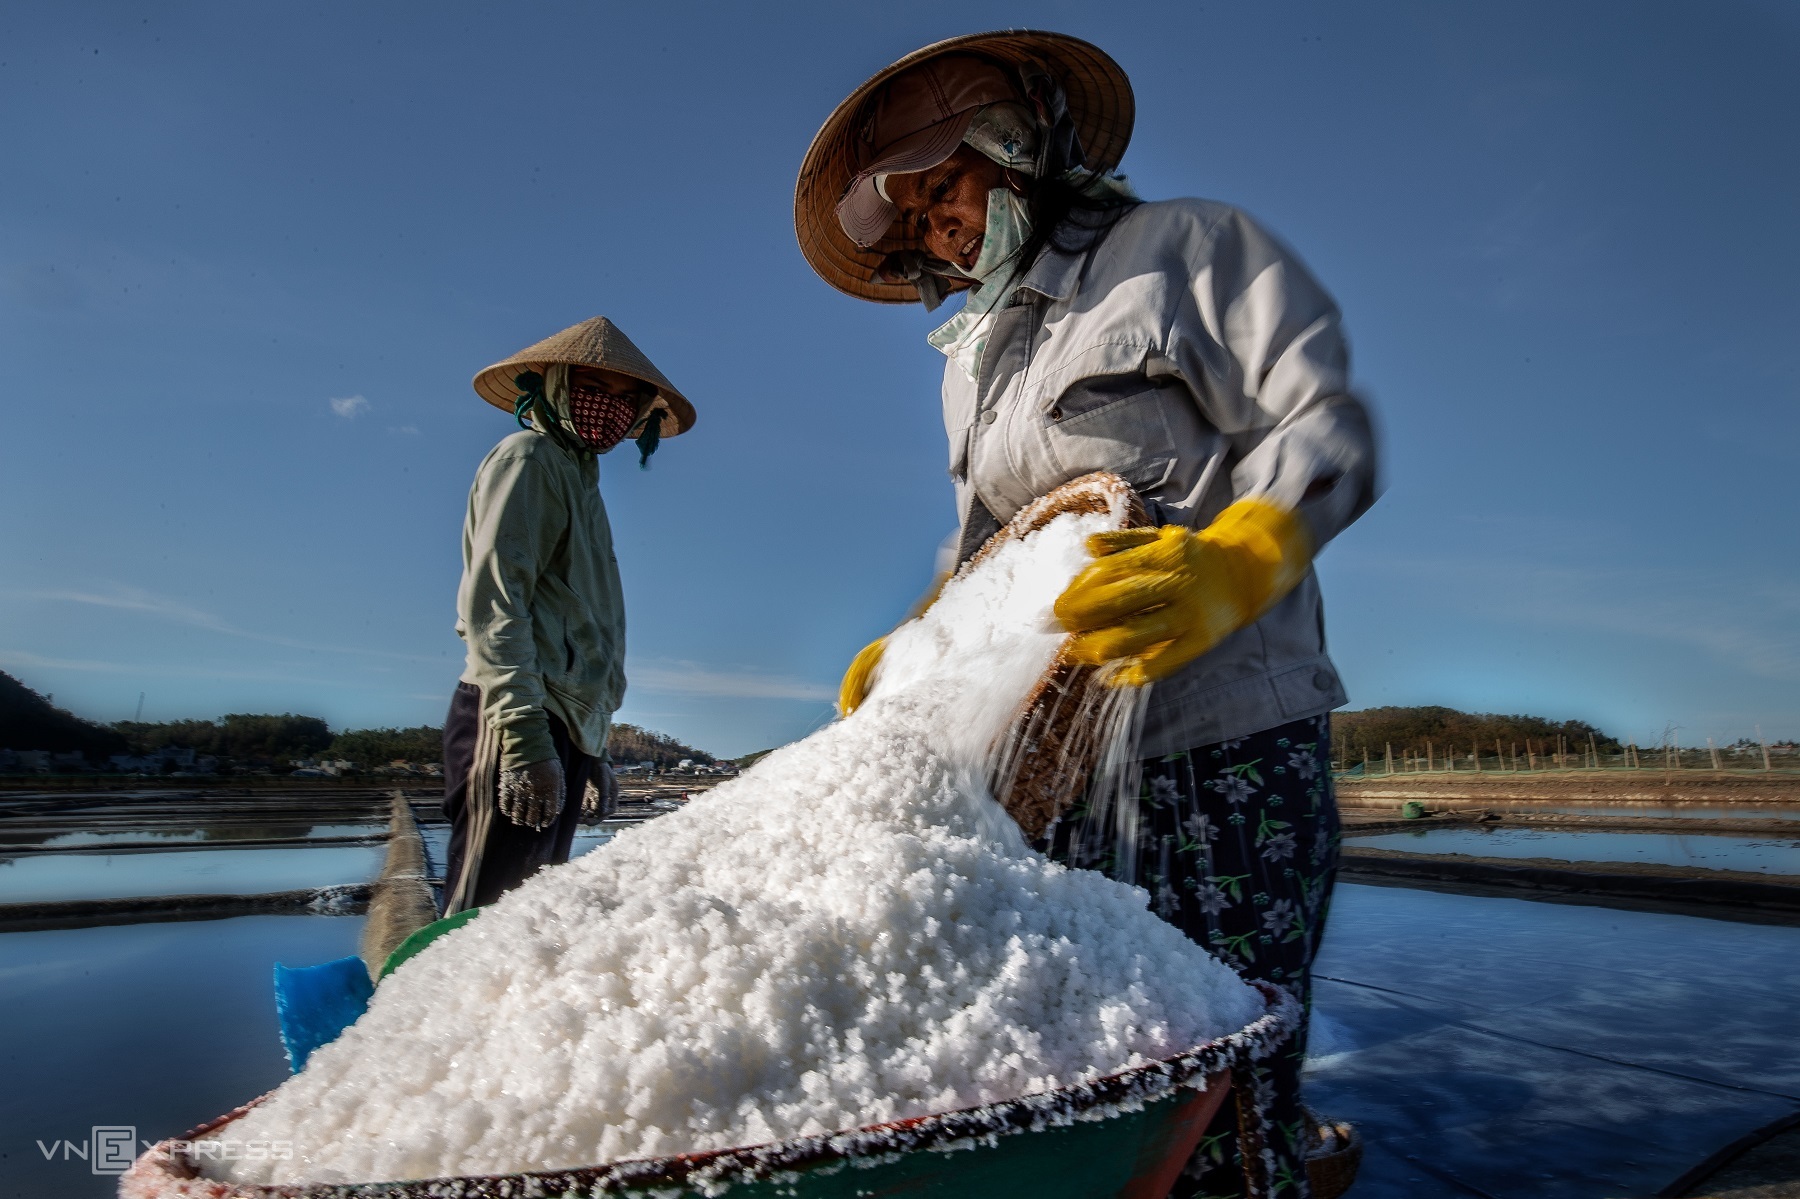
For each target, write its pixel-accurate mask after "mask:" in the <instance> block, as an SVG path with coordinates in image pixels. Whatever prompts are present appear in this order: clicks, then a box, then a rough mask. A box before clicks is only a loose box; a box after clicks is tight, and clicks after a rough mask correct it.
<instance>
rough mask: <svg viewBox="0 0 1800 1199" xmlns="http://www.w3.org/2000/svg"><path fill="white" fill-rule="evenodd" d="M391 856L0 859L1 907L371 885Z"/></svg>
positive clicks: (365, 850)
mask: <svg viewBox="0 0 1800 1199" xmlns="http://www.w3.org/2000/svg"><path fill="white" fill-rule="evenodd" d="M385 854H386V849H385V848H384V847H383V846H380V845H321V846H317V847H315V848H311V849H306V848H300V849H226V848H220V849H192V850H153V851H147V852H143V853H68V854H58V853H35V854H26V855H21V856H19V857H11V858H7V857H0V903H49V902H55V901H61V900H71V899H129V898H135V897H138V896H154V895H265V894H270V893H273V892H278V891H300V890H309V889H312V888H317V887H329V886H333V885H335V884H339V883H364V882H368V881H369V880H371V879H373V878H374V877H375V876H376V875H378V874H380V873H381V863H382V860H383V857H384V856H385Z"/></svg>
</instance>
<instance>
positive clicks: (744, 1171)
mask: <svg viewBox="0 0 1800 1199" xmlns="http://www.w3.org/2000/svg"><path fill="white" fill-rule="evenodd" d="M1244 982H1245V983H1247V984H1248V985H1249V986H1250V987H1252V988H1254V989H1255V990H1256V991H1257V992H1258V994H1259V995H1261V997H1262V999H1263V1002H1264V1010H1263V1013H1262V1015H1260V1016H1258V1017H1257V1018H1256V1019H1255V1020H1252V1021H1251V1022H1250V1023H1249V1024H1247V1025H1245V1026H1244V1027H1243V1028H1241V1029H1239V1030H1238V1031H1237V1032H1235V1033H1228V1034H1227V1035H1225V1036H1223V1037H1217V1038H1215V1039H1213V1040H1211V1041H1207V1042H1204V1043H1202V1044H1200V1045H1196V1046H1194V1047H1193V1048H1191V1049H1188V1050H1184V1051H1183V1052H1181V1053H1178V1054H1175V1055H1173V1056H1171V1057H1167V1058H1162V1059H1160V1060H1157V1061H1154V1062H1149V1063H1146V1064H1144V1065H1142V1066H1134V1067H1132V1068H1131V1069H1129V1070H1122V1071H1119V1072H1118V1073H1116V1074H1109V1075H1106V1076H1104V1077H1101V1078H1096V1079H1092V1080H1090V1081H1088V1082H1083V1083H1076V1084H1074V1085H1071V1086H1067V1087H1059V1088H1058V1089H1056V1090H1054V1091H1045V1092H1042V1093H1039V1094H1035V1095H1025V1096H1021V1097H1019V1098H1017V1099H1005V1100H1000V1101H998V1102H996V1103H989V1104H982V1105H980V1106H978V1107H969V1108H958V1109H955V1110H952V1111H948V1112H933V1113H931V1114H929V1115H924V1116H913V1117H909V1118H907V1119H904V1120H894V1121H889V1122H886V1123H882V1124H871V1125H868V1126H866V1127H862V1128H856V1129H848V1130H844V1131H841V1132H833V1133H824V1134H821V1135H817V1136H808V1137H793V1138H790V1139H788V1140H784V1141H774V1142H769V1143H766V1144H761V1145H744V1146H737V1147H733V1148H728V1149H712V1150H707V1151H705V1152H701V1153H686V1154H676V1155H673V1156H669V1157H655V1158H633V1159H626V1160H623V1161H617V1162H608V1163H605V1164H602V1165H596V1166H578V1167H574V1168H570V1169H561V1170H534V1171H528V1172H522V1173H517V1174H477V1175H465V1176H450V1177H440V1178H420V1179H405V1180H394V1181H388V1182H366V1183H353V1184H343V1183H317V1184H293V1183H286V1184H273V1185H270V1184H262V1183H229V1182H219V1181H213V1180H208V1181H207V1185H208V1190H207V1192H206V1193H207V1195H208V1197H209V1199H326V1197H327V1196H330V1197H332V1199H351V1197H355V1199H447V1197H451V1196H468V1197H470V1199H474V1197H476V1196H493V1195H499V1194H501V1193H502V1190H501V1188H503V1187H504V1188H508V1189H506V1190H505V1192H504V1193H506V1194H546V1195H555V1194H565V1193H566V1194H595V1193H606V1192H614V1191H622V1190H626V1189H628V1188H649V1187H667V1186H680V1185H682V1184H685V1183H689V1182H695V1183H705V1184H707V1185H709V1186H712V1185H731V1184H734V1183H745V1182H751V1181H755V1180H758V1179H764V1178H768V1177H769V1176H771V1175H773V1174H778V1173H781V1172H784V1171H793V1170H799V1169H806V1168H810V1167H814V1166H819V1165H822V1164H826V1163H831V1162H838V1161H849V1160H852V1159H855V1158H860V1157H870V1156H875V1155H881V1154H892V1153H911V1152H919V1151H923V1150H932V1149H941V1148H945V1147H948V1146H949V1145H951V1144H953V1143H955V1142H960V1141H967V1140H969V1139H970V1138H976V1137H995V1136H1006V1135H1011V1134H1015V1133H1021V1132H1036V1131H1039V1130H1041V1129H1044V1128H1049V1127H1055V1126H1059V1125H1065V1124H1069V1123H1072V1122H1074V1121H1075V1120H1077V1119H1083V1118H1090V1119H1091V1118H1094V1115H1093V1114H1094V1113H1095V1112H1097V1111H1101V1110H1103V1109H1105V1108H1109V1107H1111V1108H1121V1109H1132V1108H1137V1107H1141V1106H1142V1105H1144V1104H1147V1103H1151V1102H1154V1101H1156V1100H1158V1099H1163V1098H1166V1097H1167V1096H1168V1095H1170V1094H1172V1093H1173V1092H1174V1091H1176V1090H1177V1089H1179V1088H1182V1087H1187V1088H1190V1089H1198V1090H1205V1089H1210V1088H1212V1087H1214V1086H1218V1085H1226V1086H1229V1085H1230V1073H1231V1071H1232V1069H1233V1068H1234V1067H1237V1066H1240V1065H1243V1064H1246V1063H1248V1062H1252V1061H1260V1060H1262V1059H1263V1058H1266V1057H1268V1056H1269V1055H1270V1054H1271V1053H1273V1052H1274V1051H1275V1050H1276V1049H1277V1048H1279V1047H1280V1046H1281V1045H1282V1044H1283V1043H1285V1042H1286V1041H1287V1039H1288V1038H1289V1036H1290V1035H1291V1034H1292V1033H1293V1031H1294V1029H1295V1028H1296V1027H1297V1026H1298V1024H1299V1020H1300V1015H1301V1012H1300V1003H1299V1000H1297V999H1296V998H1295V997H1294V995H1293V993H1292V992H1290V991H1289V990H1287V989H1286V988H1285V987H1281V986H1278V985H1276V984H1274V983H1269V982H1265V981H1263V980H1261V979H1244ZM273 1094H274V1092H273V1091H271V1092H269V1093H268V1094H266V1095H262V1096H259V1097H258V1098H256V1099H253V1100H251V1101H250V1102H249V1103H246V1104H244V1105H243V1106H242V1107H239V1108H236V1109H234V1110H232V1111H230V1112H227V1113H226V1114H225V1115H223V1116H220V1117H218V1118H217V1119H214V1120H211V1121H209V1122H207V1123H206V1124H203V1125H201V1126H200V1127H198V1128H196V1129H194V1130H193V1131H192V1132H190V1133H188V1134H187V1135H186V1136H184V1137H173V1138H170V1139H168V1140H165V1141H160V1142H158V1143H157V1144H156V1145H154V1146H152V1147H151V1148H150V1149H148V1150H146V1151H145V1153H144V1155H143V1156H142V1157H141V1158H139V1159H138V1161H137V1162H136V1163H135V1164H134V1165H133V1166H132V1168H131V1171H130V1173H129V1174H128V1175H127V1177H126V1179H125V1180H122V1185H121V1188H120V1194H121V1195H141V1196H150V1195H155V1194H157V1193H158V1191H157V1190H155V1189H153V1188H154V1187H155V1185H156V1184H157V1183H158V1182H169V1183H174V1182H180V1181H187V1180H198V1179H199V1178H200V1173H199V1170H198V1167H196V1166H195V1165H194V1162H193V1161H192V1159H191V1158H190V1157H189V1156H188V1155H187V1153H186V1152H185V1150H184V1149H183V1148H181V1146H183V1145H184V1144H186V1143H189V1142H193V1141H203V1140H206V1139H207V1138H208V1137H209V1136H210V1135H211V1134H213V1133H216V1132H218V1131H219V1130H220V1129H222V1128H224V1127H226V1126H227V1125H229V1124H230V1123H231V1122H232V1121H234V1120H237V1119H238V1118H240V1117H241V1116H243V1115H244V1114H245V1113H246V1112H248V1111H250V1110H251V1109H252V1108H255V1107H257V1106H258V1105H260V1104H262V1103H263V1102H265V1101H266V1100H267V1099H268V1098H269V1097H270V1096H271V1095H273ZM127 1181H129V1182H131V1183H133V1184H135V1185H132V1186H131V1187H130V1189H129V1190H128V1189H127V1188H126V1186H125V1185H123V1184H124V1183H125V1182H127ZM521 1188H523V1189H521ZM175 1193H185V1192H175Z"/></svg>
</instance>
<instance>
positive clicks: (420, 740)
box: [0, 671, 717, 769]
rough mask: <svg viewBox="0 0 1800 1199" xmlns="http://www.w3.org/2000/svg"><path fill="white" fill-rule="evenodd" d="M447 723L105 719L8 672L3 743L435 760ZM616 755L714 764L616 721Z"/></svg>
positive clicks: (98, 755)
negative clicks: (85, 714) (82, 713)
mask: <svg viewBox="0 0 1800 1199" xmlns="http://www.w3.org/2000/svg"><path fill="white" fill-rule="evenodd" d="M443 746H444V730H443V729H442V728H439V727H436V726H433V725H419V726H417V727H415V728H406V729H396V728H379V729H344V730H340V731H337V732H333V731H332V729H331V727H330V726H329V725H328V724H327V723H326V722H325V721H324V720H321V719H320V718H319V717H317V716H299V715H295V714H294V713H291V712H285V713H281V714H280V715H274V714H268V713H245V712H233V713H228V714H227V715H224V716H221V717H219V718H218V719H217V720H167V721H141V720H121V721H116V722H114V723H112V724H99V723H97V722H95V721H91V720H83V719H82V718H81V717H79V716H76V715H75V714H74V713H72V712H70V711H68V710H66V709H64V708H58V707H55V706H54V705H52V704H51V702H50V701H49V700H48V699H46V698H45V697H44V696H43V695H40V694H39V693H38V692H36V691H33V690H32V689H31V688H29V687H27V686H25V684H23V683H21V682H20V681H19V680H18V679H15V678H13V677H12V676H11V675H9V674H7V673H5V672H4V671H0V749H14V750H40V749H41V750H49V751H50V752H52V753H81V754H83V755H85V756H86V757H87V758H88V759H89V760H91V761H93V762H94V763H95V764H96V765H99V764H103V763H105V761H106V759H107V758H109V757H111V756H112V755H114V754H134V755H143V754H153V753H155V752H156V751H158V750H161V749H191V750H193V751H194V752H195V753H196V754H199V755H202V756H208V757H215V758H219V759H221V760H222V761H225V762H229V763H231V764H234V765H244V766H251V765H273V766H285V765H286V764H287V763H288V762H291V761H296V760H306V759H311V758H319V759H327V760H333V761H345V762H352V763H355V764H356V765H357V766H360V767H374V766H385V765H387V764H388V763H390V762H395V761H404V762H414V763H421V764H422V763H429V762H437V761H441V760H442V758H443V756H444V748H443ZM608 750H609V751H610V753H611V755H612V759H613V761H615V762H618V763H621V764H625V763H637V762H655V763H656V765H657V767H658V768H659V769H662V768H666V767H669V766H673V765H675V764H676V763H677V762H679V761H681V760H682V759H683V758H689V759H692V760H693V761H695V762H699V763H704V764H707V765H711V764H712V763H714V762H715V761H717V759H716V758H714V757H713V756H712V755H711V754H709V753H706V752H704V751H703V750H698V749H695V748H693V747H692V746H690V745H684V744H683V743H682V742H680V741H677V740H676V739H675V738H673V737H671V736H669V735H667V734H666V733H658V732H655V731H653V730H650V729H644V728H639V727H638V726H636V725H632V724H615V725H614V726H613V729H612V736H611V738H610V739H609V742H608Z"/></svg>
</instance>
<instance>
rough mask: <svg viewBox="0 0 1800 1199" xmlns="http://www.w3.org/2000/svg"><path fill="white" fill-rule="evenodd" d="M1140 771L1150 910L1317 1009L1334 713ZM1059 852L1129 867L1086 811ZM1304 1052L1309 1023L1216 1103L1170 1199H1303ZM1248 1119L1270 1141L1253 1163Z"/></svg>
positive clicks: (1099, 864) (1333, 814)
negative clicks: (1243, 1137)
mask: <svg viewBox="0 0 1800 1199" xmlns="http://www.w3.org/2000/svg"><path fill="white" fill-rule="evenodd" d="M1143 772H1144V781H1143V788H1142V791H1141V792H1140V794H1139V806H1138V817H1137V836H1136V839H1135V852H1134V857H1135V859H1136V860H1135V863H1134V865H1135V867H1136V882H1137V883H1138V885H1139V886H1142V887H1143V888H1145V889H1146V890H1148V891H1149V892H1150V906H1151V909H1152V910H1153V911H1155V912H1156V914H1157V915H1158V916H1161V917H1162V918H1163V919H1164V920H1167V921H1169V922H1170V923H1171V924H1173V925H1175V926H1176V927H1177V928H1179V929H1181V931H1182V932H1184V933H1186V934H1187V935H1188V937H1189V938H1190V939H1192V940H1194V941H1196V942H1198V943H1199V944H1201V945H1204V946H1206V948H1207V949H1209V950H1210V951H1211V952H1212V953H1213V954H1214V955H1215V956H1217V957H1219V958H1222V959H1223V960H1224V961H1225V962H1227V963H1228V964H1229V965H1231V966H1232V967H1234V968H1235V969H1236V970H1237V971H1238V972H1239V973H1241V974H1243V975H1244V976H1246V977H1248V978H1256V979H1264V980H1266V981H1269V982H1273V983H1278V984H1280V985H1281V986H1283V987H1286V988H1288V989H1289V990H1291V991H1293V992H1294V993H1295V994H1296V995H1297V996H1298V997H1299V999H1300V1002H1301V1003H1302V1005H1303V1006H1304V1007H1305V1010H1306V1011H1307V1013H1308V1014H1309V1015H1310V1013H1311V1011H1312V962H1313V958H1314V956H1315V955H1316V954H1317V953H1318V949H1319V937H1320V934H1322V933H1323V932H1324V930H1325V914H1326V910H1327V908H1328V907H1329V905H1330V900H1331V885H1332V881H1333V879H1334V878H1335V877H1336V875H1337V857H1338V839H1339V833H1338V814H1337V802H1336V800H1335V799H1334V798H1333V796H1332V789H1331V723H1330V717H1328V716H1320V717H1316V718H1314V719H1310V720H1298V721H1294V722H1292V723H1289V724H1284V725H1281V726H1279V727H1277V728H1273V729H1269V730H1267V731H1266V732H1261V733H1253V734H1251V735H1250V736H1248V737H1239V738H1237V739H1235V740H1232V741H1224V742H1221V743H1219V744H1217V745H1203V746H1200V747H1198V748H1196V749H1191V750H1187V751H1185V752H1183V753H1178V754H1171V755H1169V756H1168V757H1166V758H1154V759H1150V760H1148V761H1145V762H1144V763H1143ZM1049 852H1050V856H1051V857H1053V858H1055V859H1057V860H1058V861H1062V862H1067V863H1068V864H1069V865H1072V866H1087V867H1090V868H1093V869H1098V870H1102V871H1104V872H1105V873H1107V874H1109V875H1114V876H1119V875H1121V874H1123V871H1121V870H1119V869H1118V866H1119V863H1118V861H1117V860H1116V855H1117V854H1118V852H1119V850H1118V836H1117V833H1116V830H1115V826H1114V823H1113V821H1112V820H1111V819H1106V818H1102V817H1094V818H1088V813H1087V811H1086V809H1084V808H1078V809H1076V810H1075V811H1074V812H1072V813H1070V815H1069V816H1067V817H1065V818H1064V819H1063V820H1062V821H1061V822H1060V823H1058V825H1057V826H1056V827H1055V829H1053V830H1052V832H1051V836H1050V846H1049ZM1305 1060H1306V1028H1305V1025H1304V1024H1302V1026H1301V1028H1300V1030H1299V1031H1298V1032H1297V1033H1296V1034H1295V1036H1294V1039H1293V1041H1292V1042H1291V1043H1290V1044H1288V1045H1287V1046H1285V1047H1284V1048H1282V1049H1281V1050H1280V1051H1278V1052H1277V1053H1276V1054H1275V1055H1274V1056H1273V1057H1270V1058H1266V1059H1264V1060H1263V1061H1260V1062H1257V1063H1255V1064H1254V1065H1253V1066H1251V1067H1249V1068H1248V1069H1246V1070H1243V1071H1241V1072H1240V1074H1239V1077H1238V1079H1237V1086H1236V1088H1235V1090H1234V1094H1235V1097H1236V1102H1235V1103H1227V1104H1225V1105H1224V1107H1222V1108H1221V1109H1220V1110H1219V1115H1218V1117H1217V1118H1216V1119H1215V1120H1214V1122H1213V1125H1212V1127H1210V1128H1208V1129H1207V1131H1206V1136H1205V1137H1204V1138H1203V1139H1202V1140H1201V1142H1200V1148H1199V1150H1198V1151H1196V1153H1195V1154H1194V1157H1193V1159H1192V1160H1191V1161H1190V1162H1189V1164H1188V1168H1187V1170H1186V1172H1185V1173H1184V1174H1183V1176H1182V1177H1181V1178H1180V1179H1179V1180H1178V1181H1177V1182H1176V1184H1175V1189H1174V1190H1173V1191H1171V1192H1170V1196H1171V1199H1199V1197H1202V1196H1209V1197H1210V1196H1237V1195H1244V1194H1254V1195H1272V1196H1273V1195H1279V1196H1281V1197H1282V1199H1305V1196H1306V1195H1307V1194H1308V1193H1309V1188H1308V1187H1307V1183H1306V1143H1307V1128H1306V1113H1305V1109H1304V1108H1303V1107H1302V1105H1301V1103H1300V1068H1301V1066H1302V1064H1303V1063H1304V1062H1305ZM1240 1105H1243V1107H1244V1110H1243V1111H1242V1112H1240V1111H1238V1110H1236V1109H1237V1108H1238V1107H1239V1106H1240ZM1240 1117H1242V1118H1243V1120H1244V1127H1245V1128H1255V1129H1258V1130H1260V1131H1259V1135H1258V1137H1257V1139H1259V1140H1260V1141H1261V1142H1262V1144H1261V1146H1260V1152H1259V1151H1256V1150H1254V1149H1253V1151H1252V1153H1251V1155H1250V1156H1251V1157H1252V1160H1251V1161H1250V1162H1249V1163H1248V1168H1246V1163H1244V1162H1243V1161H1242V1155H1241V1154H1240V1152H1239V1150H1240V1144H1239V1135H1238V1129H1239V1120H1240Z"/></svg>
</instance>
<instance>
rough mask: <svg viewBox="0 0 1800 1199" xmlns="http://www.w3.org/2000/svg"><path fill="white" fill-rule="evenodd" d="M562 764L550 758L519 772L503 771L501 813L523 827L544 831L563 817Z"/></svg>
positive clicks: (501, 773) (501, 774) (564, 785)
mask: <svg viewBox="0 0 1800 1199" xmlns="http://www.w3.org/2000/svg"><path fill="white" fill-rule="evenodd" d="M567 786H568V785H567V783H565V782H564V780H563V768H562V762H561V761H559V760H558V759H556V758H547V759H545V760H544V761H542V762H533V763H532V764H531V765H529V766H522V767H520V768H518V769H516V770H502V771H501V772H500V814H501V815H502V816H505V817H506V818H507V819H508V820H510V821H512V822H513V823H514V824H516V825H519V826H520V827H521V828H531V829H538V830H540V831H541V830H543V829H547V828H549V827H550V826H551V825H553V824H555V823H556V818H557V817H558V816H560V815H562V806H563V794H564V792H565V791H566V789H567Z"/></svg>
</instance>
